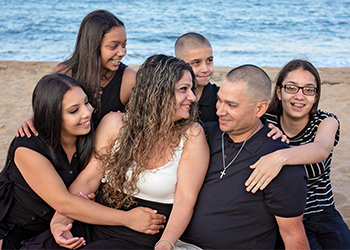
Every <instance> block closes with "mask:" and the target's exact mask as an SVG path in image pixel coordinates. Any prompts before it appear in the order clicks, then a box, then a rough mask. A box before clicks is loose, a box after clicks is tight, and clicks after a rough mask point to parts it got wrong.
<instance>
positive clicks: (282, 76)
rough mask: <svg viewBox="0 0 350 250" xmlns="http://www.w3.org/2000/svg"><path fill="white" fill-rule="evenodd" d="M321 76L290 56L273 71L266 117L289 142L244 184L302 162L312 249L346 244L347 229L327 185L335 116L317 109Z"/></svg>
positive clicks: (259, 182) (264, 180)
mask: <svg viewBox="0 0 350 250" xmlns="http://www.w3.org/2000/svg"><path fill="white" fill-rule="evenodd" d="M320 97H321V79H320V76H319V73H318V71H317V69H316V68H315V67H314V66H313V65H312V64H311V63H310V62H308V61H305V60H298V59H297V60H292V61H290V62H289V63H287V64H286V65H285V66H284V67H283V68H282V70H281V71H280V72H279V74H278V76H277V81H276V86H275V90H274V94H273V97H272V101H271V104H270V107H269V109H268V110H267V114H265V116H266V118H267V120H268V121H269V122H271V123H273V124H275V125H276V126H277V127H279V128H280V129H281V130H282V132H283V133H285V134H286V135H287V137H288V139H289V141H290V145H291V146H292V148H289V149H283V150H278V151H275V152H274V153H271V154H270V155H267V156H264V157H262V158H261V159H260V160H259V161H258V162H256V163H255V164H254V165H253V166H251V167H252V168H255V170H254V172H253V173H252V175H251V176H250V177H249V179H248V181H247V183H246V185H247V190H248V191H252V192H255V191H256V190H258V189H259V188H260V189H263V188H265V187H266V186H267V185H268V183H269V182H270V181H271V180H272V179H273V178H274V177H275V176H276V175H277V174H278V173H279V171H280V170H281V168H282V166H283V165H294V164H305V165H304V166H305V170H306V173H307V175H308V192H307V201H306V208H305V212H304V220H303V222H304V226H305V230H306V233H307V236H308V239H309V243H310V247H311V249H350V231H349V228H348V226H347V225H346V224H345V222H344V220H343V219H342V217H341V215H340V214H339V212H338V211H337V210H336V209H335V205H334V199H333V192H332V187H331V179H330V173H331V160H332V157H333V148H334V147H335V146H336V145H337V144H338V141H339V131H340V125H339V121H338V118H337V117H336V116H335V115H334V114H332V113H328V112H325V111H322V110H319V109H318V103H319V100H320Z"/></svg>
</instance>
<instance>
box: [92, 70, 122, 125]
mask: <svg viewBox="0 0 350 250" xmlns="http://www.w3.org/2000/svg"><path fill="white" fill-rule="evenodd" d="M126 67H127V66H126V65H125V64H123V63H120V65H119V68H118V69H117V71H116V72H115V74H114V76H113V78H112V80H111V81H110V82H109V83H108V84H107V86H106V87H104V88H101V90H102V95H101V105H100V107H101V108H100V111H97V110H96V111H95V113H94V114H93V121H94V127H95V128H96V127H97V125H98V124H99V123H100V121H101V119H102V118H103V116H105V115H106V114H107V113H109V112H111V111H118V110H119V111H121V112H124V111H125V105H124V104H123V103H122V102H121V100H120V89H121V86H122V79H123V73H124V70H125V68H126Z"/></svg>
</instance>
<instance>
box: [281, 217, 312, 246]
mask: <svg viewBox="0 0 350 250" xmlns="http://www.w3.org/2000/svg"><path fill="white" fill-rule="evenodd" d="M275 218H276V221H277V224H278V227H279V230H280V234H281V236H282V239H283V242H284V246H285V249H286V250H292V249H310V245H309V241H308V240H307V237H306V233H305V229H304V225H303V221H302V219H303V216H302V215H300V216H298V217H290V218H285V217H278V216H275Z"/></svg>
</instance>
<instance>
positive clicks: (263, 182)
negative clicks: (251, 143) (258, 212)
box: [245, 151, 284, 193]
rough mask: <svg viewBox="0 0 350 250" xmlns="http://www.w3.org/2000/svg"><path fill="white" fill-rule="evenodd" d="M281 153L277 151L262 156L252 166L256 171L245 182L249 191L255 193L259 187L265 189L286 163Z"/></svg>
mask: <svg viewBox="0 0 350 250" xmlns="http://www.w3.org/2000/svg"><path fill="white" fill-rule="evenodd" d="M279 153H280V152H279V151H275V152H272V153H270V154H268V155H265V156H262V157H261V158H260V159H259V160H258V161H257V162H256V163H254V164H253V165H251V166H250V168H251V169H254V171H253V173H252V174H251V175H250V176H249V178H248V179H247V181H246V182H245V185H246V187H247V188H246V190H247V192H250V191H251V192H252V193H255V192H256V191H258V190H259V189H260V190H263V189H264V188H266V187H267V185H268V184H269V183H270V182H271V181H272V180H273V179H274V178H275V177H276V176H277V175H278V173H279V172H280V171H281V169H282V167H283V165H284V164H283V163H282V158H281V157H280V154H279Z"/></svg>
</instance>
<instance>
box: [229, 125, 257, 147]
mask: <svg viewBox="0 0 350 250" xmlns="http://www.w3.org/2000/svg"><path fill="white" fill-rule="evenodd" d="M262 127H263V124H262V123H261V121H260V119H259V121H258V122H257V123H256V125H255V126H254V127H253V128H252V129H250V130H249V131H247V132H244V133H241V134H234V133H230V134H229V137H230V138H231V139H232V140H233V141H234V142H235V143H239V142H244V141H246V140H248V139H250V138H251V137H252V136H253V135H254V134H256V133H257V132H258V131H259V130H260V129H261V128H262Z"/></svg>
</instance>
